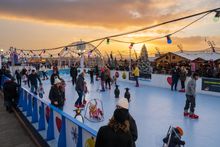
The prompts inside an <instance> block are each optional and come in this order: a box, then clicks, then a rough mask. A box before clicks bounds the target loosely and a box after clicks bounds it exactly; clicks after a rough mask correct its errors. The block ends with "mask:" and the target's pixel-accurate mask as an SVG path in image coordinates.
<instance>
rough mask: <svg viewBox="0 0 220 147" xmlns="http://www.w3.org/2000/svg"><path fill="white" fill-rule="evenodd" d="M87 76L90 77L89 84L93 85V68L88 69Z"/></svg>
mask: <svg viewBox="0 0 220 147" xmlns="http://www.w3.org/2000/svg"><path fill="white" fill-rule="evenodd" d="M89 75H90V83H91V84H94V69H93V68H91V69H90V71H89Z"/></svg>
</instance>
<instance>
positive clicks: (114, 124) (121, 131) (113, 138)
mask: <svg viewBox="0 0 220 147" xmlns="http://www.w3.org/2000/svg"><path fill="white" fill-rule="evenodd" d="M128 117H129V114H128V110H125V109H116V110H115V111H114V114H113V117H112V118H111V119H110V120H109V123H108V125H106V126H102V127H101V128H100V129H99V131H98V134H97V137H96V143H95V147H133V140H132V136H131V133H130V131H129V122H128Z"/></svg>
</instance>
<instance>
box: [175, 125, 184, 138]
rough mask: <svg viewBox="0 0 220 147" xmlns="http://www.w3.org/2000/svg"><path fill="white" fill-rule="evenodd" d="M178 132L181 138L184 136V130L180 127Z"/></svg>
mask: <svg viewBox="0 0 220 147" xmlns="http://www.w3.org/2000/svg"><path fill="white" fill-rule="evenodd" d="M176 130H177V131H178V133H179V134H180V136H183V129H182V128H180V127H178V126H177V127H176Z"/></svg>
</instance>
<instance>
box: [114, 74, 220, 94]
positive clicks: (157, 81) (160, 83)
mask: <svg viewBox="0 0 220 147" xmlns="http://www.w3.org/2000/svg"><path fill="white" fill-rule="evenodd" d="M115 72H116V71H115V70H112V71H111V75H112V76H113V75H115ZM117 72H118V73H119V77H118V81H122V82H129V83H134V84H135V81H132V80H129V72H127V71H124V72H125V74H126V78H125V79H123V78H122V74H123V71H117ZM168 78H171V75H162V74H152V75H151V79H146V80H145V79H139V83H140V85H147V86H153V87H160V88H168V89H171V86H170V84H169V83H168ZM189 79H190V77H187V79H186V82H185V85H186V83H187V82H188V80H189ZM210 79H211V78H210ZM177 89H178V90H180V89H181V82H180V80H179V81H178V86H177ZM196 93H198V94H205V95H211V96H220V93H219V92H212V91H204V90H202V78H199V79H198V80H197V81H196Z"/></svg>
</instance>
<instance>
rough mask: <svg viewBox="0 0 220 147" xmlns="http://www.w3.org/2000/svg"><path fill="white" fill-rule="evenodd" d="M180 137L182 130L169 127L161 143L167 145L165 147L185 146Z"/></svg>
mask: <svg viewBox="0 0 220 147" xmlns="http://www.w3.org/2000/svg"><path fill="white" fill-rule="evenodd" d="M181 136H183V130H182V128H180V127H176V128H173V127H171V128H170V130H169V132H168V134H167V136H166V137H165V138H164V139H163V142H164V143H166V144H167V147H180V146H181V145H185V141H182V140H181Z"/></svg>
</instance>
